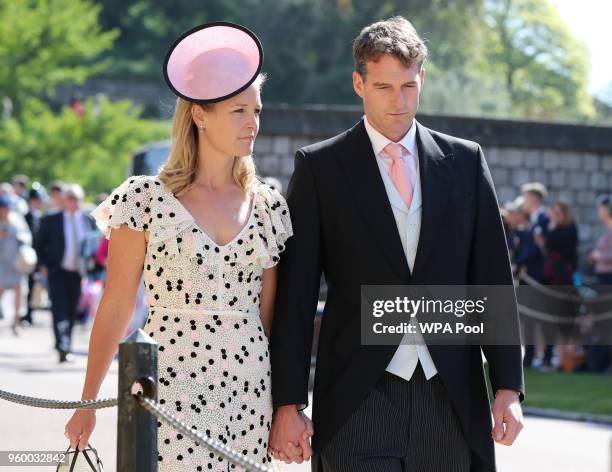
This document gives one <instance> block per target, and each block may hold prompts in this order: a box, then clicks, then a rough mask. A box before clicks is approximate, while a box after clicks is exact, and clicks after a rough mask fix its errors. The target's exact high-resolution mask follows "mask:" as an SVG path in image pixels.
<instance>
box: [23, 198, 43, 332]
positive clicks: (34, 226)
mask: <svg viewBox="0 0 612 472" xmlns="http://www.w3.org/2000/svg"><path fill="white" fill-rule="evenodd" d="M27 200H28V212H27V213H26V215H25V220H26V223H27V224H28V228H30V233H31V234H32V237H33V238H34V237H35V236H36V233H37V232H38V229H39V228H40V220H41V218H42V211H41V208H42V206H43V201H42V196H41V195H40V192H39V191H38V190H36V189H35V188H31V189H30V190H29V191H28V195H27ZM36 270H38V268H37V269H36ZM36 270H35V271H33V272H32V273H31V274H28V298H27V302H28V308H27V311H26V314H25V315H23V316H22V317H21V321H22V323H27V325H30V326H31V325H33V324H34V322H33V320H32V309H33V307H32V296H33V294H34V274H35V273H36Z"/></svg>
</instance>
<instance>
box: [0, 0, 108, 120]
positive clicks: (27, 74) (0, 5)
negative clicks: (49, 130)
mask: <svg viewBox="0 0 612 472" xmlns="http://www.w3.org/2000/svg"><path fill="white" fill-rule="evenodd" d="M100 10H101V7H100V6H99V5H96V4H95V3H94V2H93V1H91V0H24V1H9V0H1V1H0V60H1V62H2V68H0V97H1V98H2V99H3V102H4V104H5V107H7V106H8V107H10V108H12V113H15V114H19V113H20V112H21V109H22V104H23V101H24V100H25V99H26V98H28V97H32V96H34V97H37V96H44V95H48V96H53V94H54V92H55V90H56V88H57V87H58V86H59V85H70V84H82V83H83V82H84V81H85V80H86V79H87V78H88V77H90V76H91V75H93V74H96V73H99V72H101V71H102V70H104V69H105V68H107V67H108V63H107V62H105V61H103V62H94V60H95V58H96V57H97V56H98V55H99V54H100V53H101V52H102V51H104V50H107V49H109V48H110V47H111V46H112V44H113V40H114V39H115V38H116V37H117V34H118V31H116V30H112V31H102V30H101V29H100V26H99V24H98V15H99V13H100ZM6 114H8V110H5V115H6Z"/></svg>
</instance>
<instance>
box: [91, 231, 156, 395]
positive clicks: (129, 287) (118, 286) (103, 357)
mask: <svg viewBox="0 0 612 472" xmlns="http://www.w3.org/2000/svg"><path fill="white" fill-rule="evenodd" d="M145 234H146V233H144V232H143V231H136V230H133V229H129V228H128V227H127V226H126V225H121V227H120V228H117V229H113V230H112V232H111V236H110V241H109V249H108V260H107V277H106V287H105V288H104V293H103V294H102V299H101V301H100V305H99V307H98V311H97V313H96V316H95V320H94V324H93V328H92V331H91V337H90V339H89V355H88V358H87V373H86V375H85V384H84V386H83V394H82V397H81V398H82V399H83V400H90V399H95V398H96V397H97V395H98V392H99V390H100V386H101V385H102V381H103V380H104V377H105V376H106V373H107V371H108V368H109V367H110V364H111V362H112V360H113V357H114V355H115V353H116V352H117V349H118V346H119V342H121V340H122V339H123V336H124V334H125V330H126V328H127V325H128V323H129V321H130V318H131V316H132V312H133V310H134V305H135V302H136V294H137V292H138V286H139V284H140V280H141V276H142V269H143V265H144V258H145V253H146V239H145Z"/></svg>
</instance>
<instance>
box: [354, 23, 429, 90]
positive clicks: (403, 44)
mask: <svg viewBox="0 0 612 472" xmlns="http://www.w3.org/2000/svg"><path fill="white" fill-rule="evenodd" d="M383 54H389V55H391V56H393V57H395V58H396V59H398V60H399V61H400V62H401V63H402V64H404V65H405V66H406V67H410V66H412V64H414V62H415V61H416V62H418V64H419V68H420V67H422V66H423V62H424V61H425V59H427V46H426V45H425V42H424V41H423V40H422V39H421V37H420V36H419V34H418V33H417V32H416V30H415V29H414V26H412V23H410V22H409V21H408V20H407V19H406V18H404V17H402V16H394V17H392V18H389V19H387V20H383V21H378V22H377V23H373V24H371V25H368V26H366V27H365V28H363V29H362V30H361V32H360V33H359V36H357V37H356V38H355V39H354V41H353V59H354V61H355V70H356V71H357V72H358V73H359V74H360V75H361V76H362V77H363V78H365V76H366V72H367V69H366V63H367V62H368V61H373V62H376V61H378V60H379V59H380V57H381V56H382V55H383Z"/></svg>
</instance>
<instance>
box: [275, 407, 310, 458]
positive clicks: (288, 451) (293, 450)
mask: <svg viewBox="0 0 612 472" xmlns="http://www.w3.org/2000/svg"><path fill="white" fill-rule="evenodd" d="M313 434H314V430H313V427H312V421H310V418H308V417H307V416H306V415H305V414H304V413H302V412H301V411H298V410H297V408H296V405H283V406H279V407H278V408H277V409H276V412H275V414H274V419H273V421H272V429H271V430H270V437H269V439H268V452H269V453H270V454H272V456H273V457H274V458H275V459H280V460H282V461H283V462H285V463H286V464H290V463H291V462H296V463H297V464H301V463H302V462H303V461H307V460H308V459H310V456H312V449H311V447H310V437H311V436H312V435H313Z"/></svg>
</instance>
